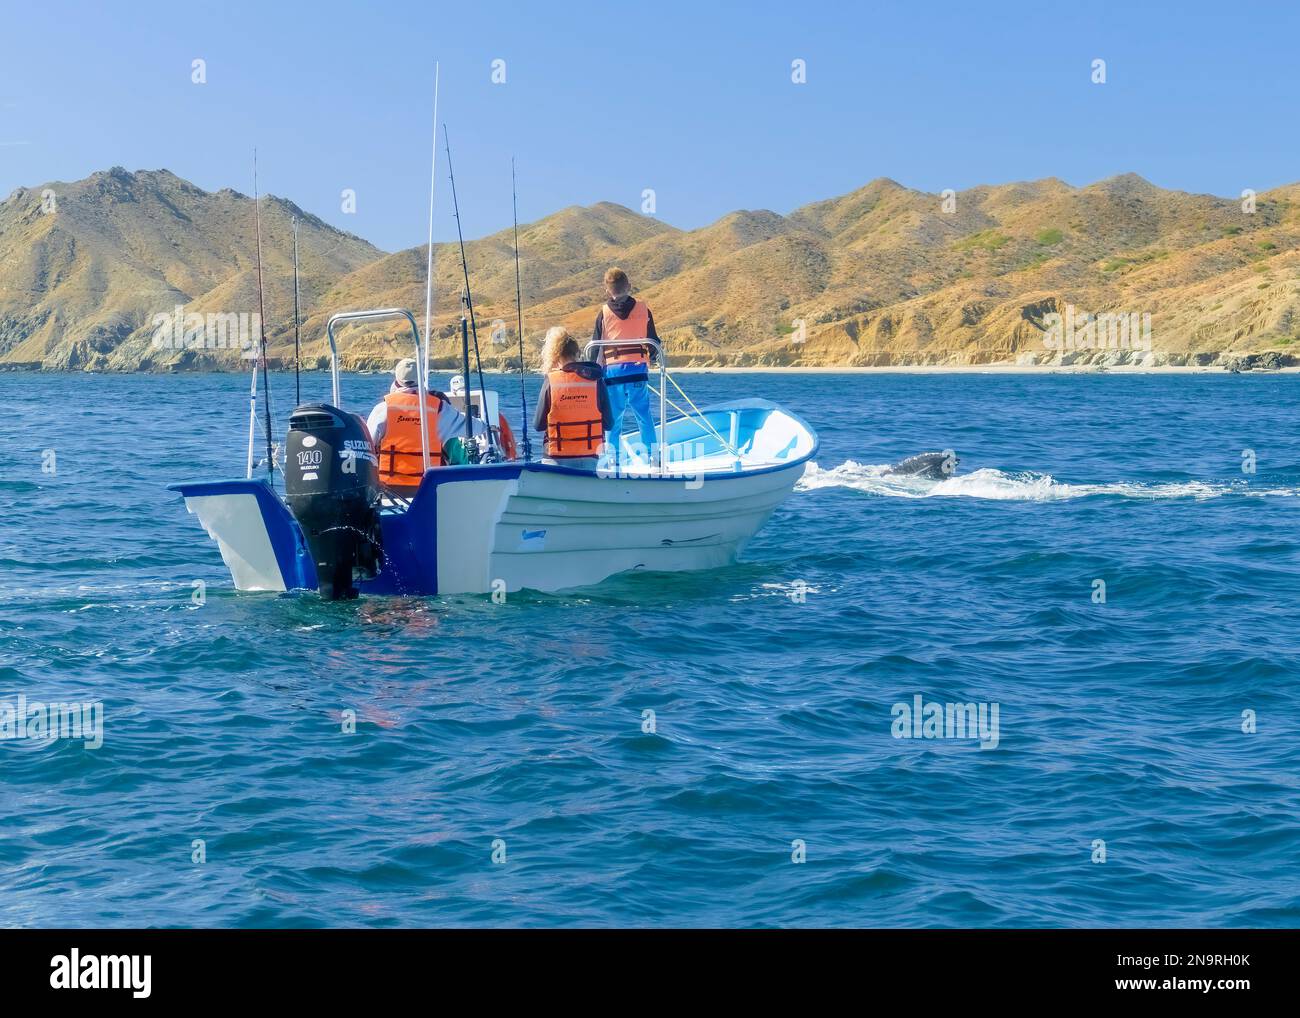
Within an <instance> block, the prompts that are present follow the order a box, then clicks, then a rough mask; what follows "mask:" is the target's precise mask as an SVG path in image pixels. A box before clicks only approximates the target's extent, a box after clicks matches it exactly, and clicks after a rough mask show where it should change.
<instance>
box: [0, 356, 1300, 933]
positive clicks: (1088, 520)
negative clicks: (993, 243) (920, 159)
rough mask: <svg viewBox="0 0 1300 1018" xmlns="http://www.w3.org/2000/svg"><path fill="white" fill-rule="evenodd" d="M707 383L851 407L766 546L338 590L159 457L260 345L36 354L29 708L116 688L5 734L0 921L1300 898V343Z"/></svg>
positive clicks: (14, 405) (968, 918) (832, 410)
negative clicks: (936, 471) (73, 356)
mask: <svg viewBox="0 0 1300 1018" xmlns="http://www.w3.org/2000/svg"><path fill="white" fill-rule="evenodd" d="M681 380H682V382H683V384H684V385H685V386H686V387H687V389H688V390H689V391H690V392H691V393H692V395H693V396H694V398H695V399H696V401H697V402H707V401H709V400H711V399H717V398H723V397H731V396H737V395H763V396H766V397H768V398H772V399H775V400H778V401H780V402H781V403H783V404H786V405H787V406H789V407H790V408H792V409H794V410H795V411H797V412H798V413H800V414H801V415H802V416H804V417H805V418H806V419H807V420H808V421H809V422H810V423H812V424H813V425H814V427H816V428H817V429H818V431H819V433H820V436H821V441H822V445H821V450H820V452H819V454H818V456H817V457H816V465H815V466H813V467H810V468H809V471H808V474H807V475H806V476H805V478H804V480H803V481H801V482H800V485H799V487H798V489H797V491H796V492H795V494H794V495H793V496H792V497H791V498H790V499H789V501H788V502H787V503H786V504H785V505H784V506H783V507H782V508H781V509H780V510H778V512H777V513H776V515H775V516H774V517H773V519H772V520H771V522H770V523H769V524H768V525H767V527H766V528H765V529H764V530H763V531H762V532H761V533H760V534H759V535H758V537H757V539H756V540H755V541H754V542H753V544H752V545H751V546H750V547H749V549H748V550H747V551H746V553H745V555H744V557H743V559H742V561H741V562H740V563H739V564H737V565H735V566H734V567H732V568H728V569H722V570H718V571H714V572H707V573H695V574H677V575H662V574H659V575H656V574H639V575H634V576H626V577H622V578H615V579H613V580H610V581H608V582H606V583H604V584H601V585H599V586H598V587H595V588H592V589H589V590H585V591H581V592H577V593H572V594H565V595H554V594H552V595H542V594H519V595H512V596H511V597H510V598H509V599H508V600H507V602H506V603H505V604H504V605H494V604H493V603H491V601H490V599H488V598H480V597H458V598H444V599H423V600H422V599H405V600H404V599H377V598H363V599H361V600H359V601H356V602H352V603H342V604H324V603H321V602H319V601H318V600H317V599H316V598H315V597H314V596H276V595H266V594H237V593H235V592H234V591H233V590H232V589H231V586H230V580H229V576H228V574H227V573H226V571H225V568H224V566H223V565H222V563H221V560H220V557H219V555H218V552H217V549H216V546H215V545H214V544H213V543H211V542H210V541H209V540H208V539H207V538H206V536H205V535H204V533H203V532H202V529H201V528H200V527H199V525H198V523H197V522H196V520H195V519H194V518H193V517H191V516H189V515H187V514H186V512H185V509H184V506H183V504H182V502H181V500H180V499H179V498H178V497H177V496H175V495H173V494H171V493H170V492H167V491H166V490H165V485H166V484H167V483H169V482H172V481H176V480H186V479H203V478H220V477H231V476H240V475H242V468H243V457H244V443H245V440H246V427H247V417H246V413H247V399H246V397H247V382H246V380H245V379H244V378H241V377H237V376H220V375H202V376H200V375H196V376H177V377H118V376H98V377H92V376H82V375H51V376H40V375H32V374H0V406H3V408H4V411H5V412H4V418H5V423H4V425H3V437H4V447H5V450H6V456H5V460H4V469H3V473H2V474H0V703H4V702H9V703H11V704H14V703H16V700H17V697H18V696H20V695H22V696H25V697H26V698H27V700H28V701H29V702H32V701H40V702H50V701H76V702H82V701H87V702H89V701H94V702H100V703H102V705H103V744H102V746H100V747H99V748H98V749H90V748H86V746H85V745H84V744H83V742H77V741H72V740H33V739H26V740H12V741H6V742H4V743H0V874H3V880H2V881H0V886H2V887H3V893H0V923H2V924H6V925H32V926H72V925H88V926H137V925H185V926H189V925H197V926H339V925H348V926H445V925H504V926H515V925H520V926H548V925H594V926H605V925H636V926H660V925H672V926H732V925H737V926H773V925H775V926H787V925H793V926H1074V925H1084V926H1149V925H1152V926H1294V925H1296V924H1297V922H1298V921H1300V876H1298V875H1297V866H1296V859H1297V858H1298V857H1300V821H1298V820H1297V816H1298V815H1300V725H1298V720H1300V689H1298V685H1300V635H1298V630H1300V626H1298V624H1297V622H1298V612H1297V595H1298V594H1300V527H1298V526H1297V524H1298V523H1300V437H1297V427H1296V418H1297V412H1296V408H1297V406H1298V405H1300V377H1296V376H1276V375H1274V376H1260V377H1253V376H1249V375H1247V376H1240V377H1236V376H1228V377H1220V376H1213V377H1212V376H1104V375H1099V376H1056V375H1040V376H1027V375H987V376H985V375H952V376H939V375H887V374H882V375H831V374H827V375H775V374H753V375H745V374H735V375H689V376H683V378H682V379H681ZM497 383H498V387H499V388H500V390H501V392H502V394H503V397H504V398H505V401H506V405H507V406H512V405H514V404H515V402H516V400H517V391H516V389H515V388H514V382H513V381H510V380H497ZM305 384H306V388H307V391H308V392H315V393H324V392H325V389H326V383H325V380H324V379H323V377H322V376H320V375H313V376H309V377H308V378H307V379H306V380H305ZM385 386H386V379H385V378H383V377H382V376H377V375H376V376H354V377H349V378H348V379H347V381H346V385H345V393H351V394H353V395H352V398H351V399H350V400H348V402H349V404H350V405H351V406H352V408H353V409H365V408H368V407H369V405H370V404H371V403H372V402H373V399H374V398H376V397H377V396H378V394H379V393H380V392H381V391H382V390H383V389H384V387H385ZM291 387H292V379H291V378H289V377H286V376H281V375H277V376H275V377H274V378H273V394H274V396H275V404H276V410H277V415H278V421H279V422H280V424H281V426H282V421H283V416H284V412H285V411H287V409H288V400H286V399H285V396H286V394H287V393H288V392H289V391H290V389H291ZM945 448H951V449H953V450H955V451H956V452H957V453H958V455H960V457H961V465H960V468H959V471H958V474H957V476H955V477H953V478H951V479H948V480H944V481H938V482H935V481H917V480H899V479H896V478H889V477H885V476H882V471H881V465H883V464H886V463H889V462H890V461H892V460H896V459H900V458H902V457H903V456H906V455H909V454H911V453H915V452H920V451H924V450H942V449H945ZM51 450H52V451H53V459H51V455H50V452H49V451H51ZM1252 456H1253V461H1254V472H1249V469H1248V468H1249V467H1250V466H1251V462H1250V460H1251V458H1252ZM51 465H53V467H54V469H55V472H53V473H51V472H47V471H48V468H49V467H50V466H51ZM43 466H44V467H45V468H47V470H45V471H43V469H42V468H43ZM196 580H202V581H204V582H205V583H206V601H205V603H203V604H202V605H199V604H196V603H194V600H193V598H192V595H193V594H194V589H195V588H194V581H196ZM1098 581H1101V582H1103V583H1104V585H1105V586H1104V593H1105V599H1104V602H1102V601H1101V600H1100V598H1099V596H1098V593H1099V591H1101V589H1102V588H1101V587H1099V585H1098ZM918 696H919V697H920V698H921V703H922V704H924V703H930V702H934V703H940V704H943V703H974V704H977V705H984V708H985V710H986V711H987V712H989V713H986V715H985V717H986V720H987V721H988V722H989V724H990V725H991V721H992V714H991V711H992V707H993V705H996V706H997V711H998V713H997V728H996V746H993V745H992V742H993V741H994V739H993V738H988V739H985V740H984V741H985V743H986V744H987V748H982V745H981V742H980V740H978V739H972V738H969V737H967V738H924V737H921V738H917V737H911V738H900V737H895V736H896V735H897V734H900V733H899V731H898V728H899V725H896V724H895V718H896V715H897V714H898V713H900V710H899V709H896V707H895V705H898V704H903V705H907V706H909V707H910V706H912V705H913V704H915V703H916V700H915V698H916V697H918ZM648 710H652V711H654V712H655V722H656V724H655V731H654V732H653V733H647V732H645V731H643V718H644V717H645V716H646V715H645V713H644V712H646V711H648ZM345 711H355V713H356V717H357V726H356V732H355V733H354V734H344V732H343V731H342V728H343V725H342V721H341V719H342V718H343V717H344V712H345ZM900 724H901V722H900ZM1243 729H1244V730H1243ZM908 731H909V733H912V732H914V730H913V729H911V728H909V729H908ZM989 733H990V734H992V729H991V727H990V729H989ZM922 734H924V729H922ZM1103 850H1104V861H1101V860H1102V858H1103V856H1102V852H1103ZM503 853H504V861H503V862H494V854H495V855H496V857H497V859H501V858H502V854H503ZM796 858H802V859H803V860H804V861H803V862H802V863H799V862H796V861H795V859H796Z"/></svg>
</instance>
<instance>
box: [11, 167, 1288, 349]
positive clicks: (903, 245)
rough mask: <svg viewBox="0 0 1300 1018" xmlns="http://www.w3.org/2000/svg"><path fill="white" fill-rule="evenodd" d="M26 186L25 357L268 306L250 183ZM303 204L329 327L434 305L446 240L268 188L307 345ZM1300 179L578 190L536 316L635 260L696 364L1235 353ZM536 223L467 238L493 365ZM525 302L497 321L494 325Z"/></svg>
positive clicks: (362, 343) (22, 214)
mask: <svg viewBox="0 0 1300 1018" xmlns="http://www.w3.org/2000/svg"><path fill="white" fill-rule="evenodd" d="M51 187H53V189H54V190H55V191H56V193H57V194H58V209H57V212H55V213H54V214H52V215H51V214H46V213H43V212H41V209H40V204H41V191H42V190H43V189H39V188H38V189H32V190H29V191H19V192H16V193H15V195H13V196H11V197H10V199H9V200H8V201H7V202H5V203H4V205H0V258H2V259H3V271H2V272H0V363H3V362H8V363H15V362H26V363H31V362H40V363H41V364H43V365H44V366H46V367H96V368H110V369H124V370H125V369H132V368H141V367H143V368H161V367H166V366H168V365H172V364H175V365H178V366H203V365H218V364H225V365H229V366H237V365H238V361H237V360H236V359H235V358H234V357H233V356H232V355H231V354H228V353H225V352H206V351H205V352H200V351H194V350H182V351H175V350H158V349H156V348H154V347H152V346H151V344H150V339H151V338H152V332H151V329H150V328H149V322H150V321H151V318H150V315H151V314H153V313H156V312H157V311H158V310H168V309H169V308H170V306H171V305H172V304H173V303H174V302H176V301H181V302H185V303H187V304H189V305H191V306H192V307H193V308H194V309H197V310H200V311H208V310H215V311H241V310H252V309H254V307H255V299H256V298H255V285H254V284H255V280H254V277H253V275H252V266H253V244H252V216H251V202H250V200H249V199H248V198H246V197H244V196H242V195H238V194H235V193H234V192H231V191H222V192H218V193H216V194H207V193H206V192H203V191H201V190H199V189H198V188H195V187H193V186H192V185H189V184H187V183H185V182H184V181H182V180H179V179H178V178H176V177H174V176H172V175H171V174H169V173H167V172H166V171H157V172H154V173H146V172H141V173H136V174H128V173H126V172H125V171H122V170H112V171H109V172H108V173H106V174H96V175H94V176H92V177H91V178H89V179H88V180H86V181H82V182H79V183H77V184H71V185H51ZM293 215H298V216H299V218H300V220H301V223H302V226H301V229H302V242H301V243H302V252H303V253H302V271H303V304H304V310H305V324H304V331H303V336H304V343H305V345H306V355H307V357H308V359H309V362H318V361H319V359H320V358H322V357H323V356H324V351H325V344H324V335H323V334H324V323H325V319H326V317H327V316H328V315H329V314H330V313H332V312H334V311H338V310H344V309H350V308H359V307H379V306H387V305H398V306H405V307H409V308H411V309H412V310H413V311H415V312H416V314H417V318H421V317H422V313H423V306H424V272H425V254H426V252H425V249H424V248H423V247H419V248H411V249H409V250H406V251H400V252H397V253H395V254H390V255H384V254H382V253H380V252H379V251H377V250H376V249H374V248H373V247H371V246H370V245H368V244H366V243H365V242H364V241H361V240H359V239H357V238H355V237H351V236H350V235H348V234H344V233H340V232H339V231H336V230H333V229H332V228H330V227H329V226H327V225H325V224H324V223H322V222H321V221H320V220H317V219H315V218H314V217H310V216H307V215H306V214H304V213H301V212H300V211H299V210H297V209H296V208H295V207H294V206H292V205H291V204H290V203H288V202H284V201H282V200H281V199H274V198H268V199H266V202H265V205H264V206H263V223H264V233H265V236H264V244H265V248H266V273H265V274H266V279H267V288H268V298H267V299H268V317H273V318H274V319H275V320H274V321H272V322H268V330H267V331H268V335H269V337H270V339H271V342H272V347H273V355H274V356H276V357H278V358H282V359H283V358H285V357H286V356H287V355H288V354H289V352H290V351H291V342H292V333H291V332H290V331H289V329H288V323H287V319H288V315H289V309H290V308H291V307H292V295H291V291H290V269H291V263H290V261H289V253H290V247H289V222H290V218H291V217H292V216H293ZM1298 241H1300V185H1290V186H1288V187H1283V188H1278V189H1276V190H1274V191H1271V192H1267V193H1264V194H1261V195H1259V196H1258V197H1257V199H1256V203H1255V211H1254V212H1253V213H1248V212H1246V211H1243V207H1242V202H1241V201H1240V200H1238V199H1224V198H1217V197H1213V196H1209V195H1195V194H1187V193H1184V192H1179V191H1169V190H1164V189H1162V188H1159V187H1156V186H1155V185H1153V184H1151V183H1149V182H1147V181H1145V180H1143V179H1142V178H1140V177H1137V176H1135V175H1132V174H1126V175H1123V176H1120V177H1115V178H1112V179H1109V180H1104V181H1100V182H1098V183H1095V184H1092V185H1089V186H1087V187H1082V188H1075V187H1071V186H1069V185H1068V184H1065V183H1063V182H1062V181H1059V180H1056V179H1050V178H1049V179H1046V180H1040V181H1032V182H1023V183H1012V184H1004V185H997V186H987V187H977V188H972V189H970V190H967V191H963V192H960V193H958V194H957V195H955V207H953V208H950V209H946V208H945V207H944V204H943V201H942V198H941V196H938V195H932V194H926V193H923V192H919V191H914V190H911V189H909V188H906V187H903V186H901V185H900V184H897V183H895V182H894V181H891V180H884V179H881V180H876V181H872V182H871V183H869V184H867V185H866V186H865V187H862V188H860V189H858V190H857V191H854V192H852V193H850V194H847V195H843V196H841V197H839V198H833V199H830V200H827V201H822V202H817V203H815V204H812V205H808V206H805V207H804V208H801V209H797V210H795V211H794V212H792V213H790V214H789V215H785V216H782V215H778V214H777V213H774V212H768V211H762V210H760V211H740V212H733V213H731V214H729V215H727V216H724V217H723V218H722V219H720V220H718V221H717V222H716V223H713V224H711V225H709V226H706V227H703V228H702V229H698V230H691V231H684V230H678V229H674V228H673V227H671V226H668V225H666V224H664V223H662V222H660V221H658V220H656V219H654V218H652V217H647V216H643V215H639V214H637V213H634V212H632V211H630V210H628V209H626V208H623V207H621V206H618V205H613V204H609V203H599V204H596V205H593V206H590V207H587V208H580V207H571V208H567V209H563V210H561V211H560V212H557V213H555V214H553V215H551V216H548V217H546V218H545V219H542V220H539V221H537V222H535V223H530V224H526V225H521V227H520V257H521V260H522V263H523V292H524V306H525V310H524V321H525V335H526V340H527V343H528V345H529V347H530V348H532V349H534V350H535V348H536V346H537V345H538V343H539V342H540V338H541V335H542V334H543V333H544V332H545V329H546V328H547V327H548V326H550V325H553V324H556V323H563V324H566V325H568V326H569V327H570V328H571V329H573V330H574V331H575V332H577V333H578V334H579V335H580V336H585V335H587V334H589V332H590V329H591V325H592V322H593V321H594V318H595V314H596V308H597V306H598V304H599V301H600V297H601V293H600V277H601V273H602V272H603V270H604V268H605V267H606V266H607V265H609V264H611V263H617V264H620V265H622V266H623V267H624V268H626V269H627V270H628V271H629V273H630V274H631V275H632V277H633V280H634V282H635V283H636V285H637V291H638V293H639V294H640V295H641V296H643V297H645V298H646V299H647V300H648V301H649V302H650V304H651V306H652V307H653V308H654V310H655V318H656V322H657V323H658V326H659V330H660V333H661V334H662V335H663V336H664V337H665V339H666V340H667V341H668V345H669V350H670V359H671V360H672V362H673V363H677V364H681V363H692V364H697V365H791V366H798V365H819V366H821V365H845V366H851V365H891V364H892V365H902V364H936V365H944V364H949V365H966V364H986V363H998V362H1009V363H1024V364H1028V363H1039V364H1046V363H1062V362H1064V363H1071V362H1079V361H1086V362H1095V363H1120V362H1145V363H1211V362H1220V363H1224V362H1232V361H1233V360H1234V359H1236V358H1240V357H1243V356H1247V355H1252V356H1253V355H1260V354H1264V353H1269V352H1271V354H1274V355H1277V356H1275V357H1273V361H1274V362H1276V361H1277V360H1278V359H1279V358H1286V359H1289V357H1290V354H1291V351H1292V348H1293V346H1294V345H1295V344H1296V341H1297V339H1298V338H1300V319H1297V315H1296V311H1297V306H1298V300H1300V298H1298V296H1297V295H1298V292H1300V279H1298V278H1297V268H1300V254H1298V253H1297V242H1298ZM512 244H513V240H512V235H511V231H509V230H506V231H502V232H500V233H497V234H493V235H491V236H488V237H484V238H482V239H479V240H475V241H471V242H468V243H467V245H466V248H467V255H468V261H469V267H470V275H471V281H472V283H473V286H474V297H475V301H476V309H477V311H478V321H479V338H480V343H481V345H482V349H483V353H484V358H485V360H486V361H487V362H488V363H489V364H493V365H498V366H505V365H508V364H510V363H511V362H512V358H513V357H515V356H516V354H515V350H516V340H515V334H514V321H515V311H514V298H515V276H514V258H513V246H512ZM435 258H436V271H435V293H436V315H435V329H434V333H435V346H434V350H435V355H436V357H437V359H438V362H439V363H440V364H441V365H446V366H450V365H452V364H454V363H455V359H456V358H457V357H458V352H459V341H458V339H457V332H456V328H457V320H458V317H459V310H460V308H459V292H460V288H461V268H460V261H459V252H458V251H457V250H456V248H455V247H453V246H452V245H446V244H442V245H438V246H437V247H436V249H435ZM1070 305H1072V306H1073V307H1074V308H1075V309H1076V310H1077V312H1079V313H1082V312H1091V313H1094V314H1100V313H1107V312H1125V313H1136V314H1138V315H1141V314H1144V313H1149V314H1150V316H1151V351H1150V353H1149V354H1148V353H1147V351H1145V350H1134V351H1128V350H1122V349H1109V348H1105V347H1103V348H1100V349H1095V348H1090V349H1085V350H1079V351H1065V352H1059V351H1054V350H1049V349H1048V348H1047V346H1046V345H1045V343H1044V335H1045V333H1044V328H1045V326H1046V325H1047V324H1048V322H1049V321H1050V319H1049V317H1048V316H1050V315H1051V314H1052V313H1054V312H1055V313H1060V314H1062V315H1064V314H1065V313H1066V310H1067V306H1070ZM494 321H499V322H500V323H501V324H500V326H499V327H497V328H495V329H494V328H493V322H494ZM392 331H393V330H383V329H369V330H366V331H364V332H362V331H360V330H357V331H354V332H352V333H350V334H345V336H344V337H343V343H342V349H343V355H344V359H345V363H346V364H347V365H348V366H351V367H375V366H382V365H386V364H387V363H389V362H391V360H392V359H393V358H394V357H395V356H398V355H399V354H400V353H401V352H402V349H401V348H400V347H398V346H394V345H393V344H392V343H390V342H389V340H388V338H387V337H388V336H389V335H390V334H391V333H392Z"/></svg>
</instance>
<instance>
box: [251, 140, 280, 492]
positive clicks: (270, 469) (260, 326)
mask: <svg viewBox="0 0 1300 1018" xmlns="http://www.w3.org/2000/svg"><path fill="white" fill-rule="evenodd" d="M253 220H254V223H255V224H256V231H257V313H258V316H259V318H258V322H257V331H258V333H259V334H260V335H261V337H262V344H261V346H262V402H263V405H264V406H265V407H266V472H267V473H268V474H269V475H270V477H271V481H272V482H273V483H274V481H275V453H274V451H273V449H272V448H271V379H270V376H269V375H268V374H267V371H266V296H265V294H264V293H263V291H262V206H261V205H260V204H259V203H258V199H257V149H253Z"/></svg>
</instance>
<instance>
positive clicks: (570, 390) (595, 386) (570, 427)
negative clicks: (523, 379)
mask: <svg viewBox="0 0 1300 1018" xmlns="http://www.w3.org/2000/svg"><path fill="white" fill-rule="evenodd" d="M546 378H547V380H548V381H549V382H550V386H551V409H550V411H549V412H548V413H547V415H546V455H548V456H550V457H551V458H552V459H571V458H573V457H575V456H598V455H600V447H601V446H602V445H603V444H604V443H605V422H604V419H603V418H602V417H601V416H600V383H599V382H598V381H597V380H596V379H594V378H583V377H582V376H581V375H578V374H575V373H574V372H572V371H565V370H564V369H562V368H557V369H556V370H555V371H552V372H551V373H550V374H548V375H547V376H546Z"/></svg>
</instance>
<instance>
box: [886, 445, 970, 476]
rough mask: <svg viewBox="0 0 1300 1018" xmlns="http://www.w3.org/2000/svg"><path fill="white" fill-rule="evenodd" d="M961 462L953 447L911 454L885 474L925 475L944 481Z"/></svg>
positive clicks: (955, 470)
mask: <svg viewBox="0 0 1300 1018" xmlns="http://www.w3.org/2000/svg"><path fill="white" fill-rule="evenodd" d="M960 462H961V461H960V460H959V459H958V458H957V454H956V453H954V452H953V451H952V450H951V449H949V450H947V451H945V452H922V453H917V455H915V456H909V457H907V459H905V460H899V461H898V462H897V463H895V464H894V465H893V466H891V467H890V468H889V469H888V470H886V471H885V474H886V475H889V474H895V475H899V474H901V475H904V476H907V477H923V478H925V479H926V480H930V481H942V480H945V479H946V478H949V477H951V476H952V475H953V474H955V473H956V472H957V464H958V463H960Z"/></svg>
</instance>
